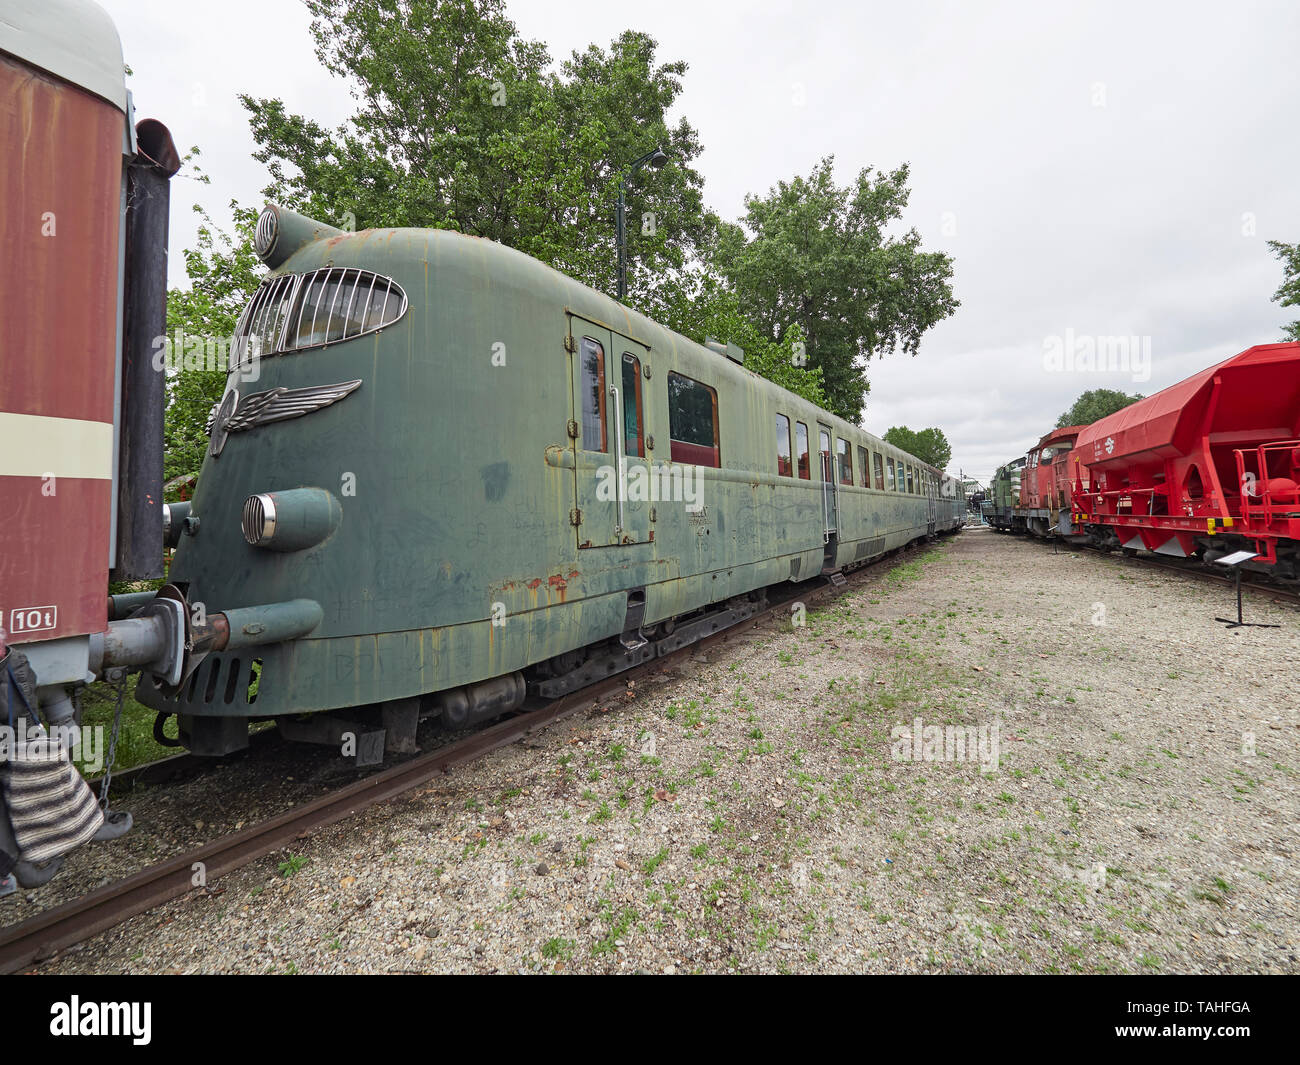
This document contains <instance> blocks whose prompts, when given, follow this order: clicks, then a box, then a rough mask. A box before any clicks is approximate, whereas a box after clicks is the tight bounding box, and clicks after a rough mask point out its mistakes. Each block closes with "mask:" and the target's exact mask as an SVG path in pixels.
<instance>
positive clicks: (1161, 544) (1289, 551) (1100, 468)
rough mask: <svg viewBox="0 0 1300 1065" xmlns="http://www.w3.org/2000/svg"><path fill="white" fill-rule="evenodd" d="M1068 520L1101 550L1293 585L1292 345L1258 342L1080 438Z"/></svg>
mask: <svg viewBox="0 0 1300 1065" xmlns="http://www.w3.org/2000/svg"><path fill="white" fill-rule="evenodd" d="M1073 465H1074V473H1075V485H1074V504H1075V514H1074V520H1075V522H1076V523H1078V524H1080V525H1083V526H1084V527H1085V528H1086V529H1087V533H1088V537H1089V539H1090V540H1091V541H1092V542H1094V543H1096V544H1098V545H1099V546H1104V547H1115V546H1120V547H1124V548H1126V549H1134V550H1135V549H1145V550H1147V551H1153V552H1155V553H1156V554H1163V555H1171V556H1174V557H1177V558H1188V557H1192V556H1197V557H1200V558H1202V559H1203V560H1206V561H1213V560H1214V559H1215V558H1221V557H1223V555H1225V554H1228V553H1230V552H1232V551H1237V550H1241V549H1246V550H1250V551H1254V552H1256V553H1257V554H1258V555H1259V556H1260V557H1259V558H1258V559H1256V560H1253V561H1252V562H1248V563H1246V565H1247V566H1248V567H1250V568H1254V569H1259V570H1264V571H1267V572H1271V573H1272V574H1273V575H1275V576H1277V577H1280V578H1282V579H1286V580H1296V579H1298V578H1300V545H1298V543H1297V541H1298V540H1300V488H1297V484H1298V482H1300V344H1263V345H1259V346H1257V347H1253V348H1249V349H1247V350H1246V351H1243V352H1242V353H1241V354H1239V355H1234V356H1233V357H1232V358H1230V359H1227V360H1225V361H1224V362H1221V363H1219V364H1217V365H1215V366H1211V367H1210V368H1209V369H1206V370H1202V371H1201V372H1200V373H1198V374H1194V375H1193V376H1192V377H1189V378H1187V380H1185V381H1181V382H1179V383H1178V384H1176V385H1172V386H1170V387H1169V388H1166V389H1164V390H1163V391H1161V392H1157V393H1156V394H1155V395H1153V396H1150V397H1148V398H1147V399H1144V400H1141V401H1139V402H1138V403H1135V404H1133V405H1132V406H1130V407H1125V408H1124V409H1123V410H1121V411H1118V412H1116V413H1115V414H1112V415H1110V416H1109V417H1107V418H1103V419H1101V420H1100V421H1098V422H1094V423H1093V424H1092V425H1090V426H1088V427H1087V428H1086V429H1084V430H1083V431H1082V432H1081V433H1080V434H1079V437H1078V440H1077V441H1076V443H1075V451H1074V460H1073Z"/></svg>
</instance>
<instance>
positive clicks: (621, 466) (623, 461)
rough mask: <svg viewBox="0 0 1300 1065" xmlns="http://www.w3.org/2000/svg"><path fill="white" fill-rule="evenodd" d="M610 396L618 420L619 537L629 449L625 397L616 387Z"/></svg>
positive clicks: (617, 494)
mask: <svg viewBox="0 0 1300 1065" xmlns="http://www.w3.org/2000/svg"><path fill="white" fill-rule="evenodd" d="M609 394H610V395H611V396H613V397H614V416H615V419H616V425H615V432H614V457H615V459H616V460H617V462H618V485H617V487H616V488H615V489H614V492H615V499H616V501H617V503H618V524H617V525H615V526H614V532H615V533H616V534H617V535H618V536H620V537H621V536H622V535H623V485H624V484H625V483H626V481H627V455H626V454H625V452H626V450H627V447H626V443H625V441H624V440H623V434H624V433H625V432H626V431H627V427H626V426H625V425H624V424H623V397H622V396H620V395H619V394H618V388H617V386H615V385H610V386H609Z"/></svg>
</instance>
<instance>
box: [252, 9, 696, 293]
mask: <svg viewBox="0 0 1300 1065" xmlns="http://www.w3.org/2000/svg"><path fill="white" fill-rule="evenodd" d="M307 7H308V9H309V10H310V12H311V13H312V15H313V21H312V24H311V35H312V40H313V42H314V45H315V51H316V55H317V57H318V59H319V60H320V62H321V63H322V64H323V65H324V66H325V67H326V68H327V69H328V70H330V71H331V72H332V73H334V74H335V75H337V76H339V77H341V78H343V79H345V80H346V81H347V82H348V83H349V84H350V85H351V87H352V90H353V94H354V96H355V97H356V99H357V109H356V111H355V113H354V114H353V115H352V117H351V118H350V119H349V120H348V121H347V122H346V123H345V124H344V125H343V126H342V127H341V128H339V129H337V130H334V131H330V130H327V129H326V128H325V127H323V126H322V125H320V124H319V123H318V122H316V121H314V120H313V119H311V118H308V117H304V116H301V115H295V114H290V113H288V112H287V111H286V109H285V106H284V104H283V102H281V101H280V100H276V99H257V98H254V97H252V96H248V95H244V96H241V100H242V101H243V104H244V106H245V107H246V108H247V109H248V111H249V113H250V116H251V118H250V124H251V127H252V132H253V137H254V139H255V140H256V141H257V144H258V151H257V152H256V157H257V158H258V159H260V160H261V161H262V162H264V163H266V165H267V167H268V169H269V171H270V174H271V179H272V180H271V184H270V185H269V186H268V188H267V190H266V192H267V195H268V196H270V197H272V198H276V199H278V200H279V201H280V202H283V203H285V204H286V205H288V206H291V207H296V208H298V209H300V210H303V211H304V212H305V213H307V214H309V215H311V216H312V217H314V218H320V219H321V220H322V221H331V222H333V223H334V224H336V225H347V224H349V223H355V226H356V227H357V228H367V227H377V226H422V227H431V228H441V229H455V230H459V231H460V232H463V233H470V234H473V235H475V236H481V237H487V238H489V239H491V240H495V241H498V242H500V243H502V244H506V245H509V246H510V247H513V248H518V249H519V250H520V251H523V252H526V253H528V254H529V255H532V256H534V257H536V258H538V259H541V260H542V261H543V262H546V263H549V264H551V265H552V266H554V267H556V268H557V269H559V270H561V271H563V272H564V273H566V274H568V275H570V276H571V277H575V278H577V279H579V280H580V281H583V282H585V283H586V284H588V285H591V286H592V287H594V288H600V289H605V290H609V289H611V288H612V287H613V281H614V275H615V264H616V256H615V248H614V207H615V201H616V197H617V192H618V174H619V173H620V170H621V168H624V167H626V166H627V165H628V164H629V163H631V162H632V161H633V160H635V159H636V158H638V157H639V156H641V155H643V154H644V153H645V152H646V151H648V150H649V149H651V148H653V147H655V146H656V145H660V146H662V147H663V149H664V150H665V151H666V152H667V153H668V155H669V158H670V160H671V162H670V164H669V165H668V166H666V167H664V168H663V169H662V170H658V171H655V170H651V169H649V168H643V169H642V170H640V171H638V173H637V174H636V177H635V180H634V181H633V182H632V183H631V184H629V186H628V195H627V202H628V220H629V222H628V258H629V292H633V293H635V292H637V290H638V288H639V286H640V285H641V284H642V283H643V281H644V278H645V277H646V276H647V275H652V274H653V275H658V274H661V273H663V272H664V271H665V270H673V269H680V268H682V267H683V266H684V264H685V263H686V261H687V260H688V259H689V258H690V257H691V256H692V255H694V254H695V252H696V250H697V249H698V248H699V247H700V246H701V244H702V243H703V242H704V240H705V239H706V237H707V235H708V233H709V230H710V227H709V224H708V221H707V219H706V216H705V212H704V208H703V201H702V197H701V189H702V187H703V178H702V177H701V176H700V174H699V173H698V172H697V171H696V170H695V169H694V168H693V166H692V165H691V164H692V162H693V160H694V159H695V158H696V157H697V156H698V155H699V153H700V150H701V148H700V143H699V137H698V135H697V133H696V131H695V130H694V128H693V127H692V126H691V125H690V123H689V122H687V120H686V119H685V118H679V119H678V120H677V122H676V124H675V125H673V126H671V127H670V126H669V124H668V117H667V116H668V112H669V111H670V110H671V108H672V107H673V106H674V105H675V103H676V101H677V98H678V96H679V94H680V93H681V90H682V84H681V78H682V76H683V75H684V74H685V72H686V64H685V63H684V62H681V61H677V62H669V63H657V62H656V58H655V53H656V50H657V45H656V43H655V41H654V40H653V38H651V37H649V36H647V35H646V34H644V33H635V32H632V31H626V32H624V33H622V34H620V35H619V37H618V38H616V39H615V40H614V41H613V42H612V44H611V45H610V47H609V48H608V49H603V48H600V47H598V46H596V45H591V46H590V47H588V48H587V49H586V50H585V51H583V52H574V53H573V55H572V56H571V57H570V58H569V59H568V60H566V61H565V62H564V63H563V64H562V65H561V67H560V70H559V71H554V70H552V69H551V60H550V56H549V54H548V52H547V49H546V46H545V45H544V44H542V43H541V42H539V41H525V40H523V39H521V38H520V37H519V36H518V34H517V32H516V28H515V25H514V23H513V22H511V21H510V19H508V18H507V17H506V15H505V8H504V4H503V3H502V0H307ZM349 216H350V217H349Z"/></svg>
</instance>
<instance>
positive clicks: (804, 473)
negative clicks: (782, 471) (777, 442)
mask: <svg viewBox="0 0 1300 1065" xmlns="http://www.w3.org/2000/svg"><path fill="white" fill-rule="evenodd" d="M794 435H795V442H796V444H797V445H798V446H797V447H796V448H795V455H796V457H797V458H798V460H799V476H800V477H802V478H803V479H804V480H805V481H807V480H809V479H810V478H811V477H812V464H811V463H810V462H809V461H808V426H806V425H804V423H803V422H795V423H794Z"/></svg>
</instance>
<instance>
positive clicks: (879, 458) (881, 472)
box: [872, 451, 885, 491]
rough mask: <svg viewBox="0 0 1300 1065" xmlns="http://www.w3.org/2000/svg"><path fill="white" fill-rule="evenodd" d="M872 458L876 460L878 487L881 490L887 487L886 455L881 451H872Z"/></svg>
mask: <svg viewBox="0 0 1300 1065" xmlns="http://www.w3.org/2000/svg"><path fill="white" fill-rule="evenodd" d="M872 458H873V460H874V462H875V471H876V487H877V488H879V489H880V490H881V491H884V488H885V457H884V456H883V455H882V454H881V453H880V452H879V451H875V452H872Z"/></svg>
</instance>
